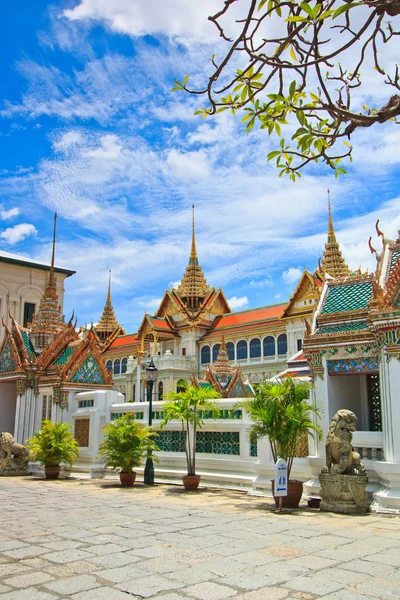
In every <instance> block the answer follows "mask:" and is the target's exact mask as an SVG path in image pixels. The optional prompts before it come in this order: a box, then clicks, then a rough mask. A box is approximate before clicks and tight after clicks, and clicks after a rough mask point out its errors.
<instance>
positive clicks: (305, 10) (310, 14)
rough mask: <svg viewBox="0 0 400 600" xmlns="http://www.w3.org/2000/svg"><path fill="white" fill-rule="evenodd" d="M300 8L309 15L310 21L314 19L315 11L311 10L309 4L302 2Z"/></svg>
mask: <svg viewBox="0 0 400 600" xmlns="http://www.w3.org/2000/svg"><path fill="white" fill-rule="evenodd" d="M300 6H301V8H302V9H303V10H304V12H306V13H307V14H308V16H309V17H310V19H312V18H313V9H312V8H311V6H310V5H309V4H308V3H307V2H302V3H301V4H300Z"/></svg>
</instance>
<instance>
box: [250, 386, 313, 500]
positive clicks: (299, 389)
mask: <svg viewBox="0 0 400 600" xmlns="http://www.w3.org/2000/svg"><path fill="white" fill-rule="evenodd" d="M310 387H311V386H310V385H309V384H308V383H305V382H297V383H296V382H295V381H294V380H293V379H291V378H290V377H288V378H287V379H285V380H284V381H282V382H280V383H272V382H268V381H266V382H264V383H262V384H260V385H259V386H258V387H257V390H256V396H255V397H254V398H251V399H249V400H245V401H243V402H241V403H240V405H241V406H242V407H244V408H245V409H246V411H247V413H248V414H249V416H250V419H251V421H252V425H251V427H250V431H249V435H250V437H251V439H254V440H260V439H263V438H265V437H267V438H268V440H269V443H270V446H271V452H272V456H273V459H274V462H275V463H276V461H277V460H278V458H284V459H285V460H286V462H287V468H288V480H289V481H288V484H289V485H288V496H287V497H284V498H283V506H286V507H288V508H297V506H298V505H299V502H300V500H301V496H302V493H303V484H302V483H301V482H298V481H293V480H290V473H291V470H292V466H293V460H294V457H295V454H296V446H297V443H298V441H299V438H301V436H304V435H310V436H312V437H317V438H318V439H319V440H321V439H322V436H323V432H322V429H321V427H320V426H319V425H318V423H316V422H315V421H314V420H313V416H315V417H318V418H319V411H318V408H317V407H316V406H315V405H313V404H311V403H310V402H309V401H308V397H309V393H310ZM273 485H274V482H273ZM272 489H273V490H274V487H273V488H272Z"/></svg>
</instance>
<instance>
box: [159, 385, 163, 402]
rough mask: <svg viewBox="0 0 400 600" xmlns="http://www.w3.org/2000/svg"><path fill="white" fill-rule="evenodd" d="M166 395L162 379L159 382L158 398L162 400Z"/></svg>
mask: <svg viewBox="0 0 400 600" xmlns="http://www.w3.org/2000/svg"><path fill="white" fill-rule="evenodd" d="M163 396H164V384H163V382H162V381H160V383H159V384H158V399H159V400H160V401H161V400H162V399H163Z"/></svg>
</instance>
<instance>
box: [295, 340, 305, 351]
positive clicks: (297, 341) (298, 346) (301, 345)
mask: <svg viewBox="0 0 400 600" xmlns="http://www.w3.org/2000/svg"><path fill="white" fill-rule="evenodd" d="M296 347H297V351H300V350H301V349H302V348H303V340H302V338H297V340H296Z"/></svg>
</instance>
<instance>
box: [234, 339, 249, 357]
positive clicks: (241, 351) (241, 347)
mask: <svg viewBox="0 0 400 600" xmlns="http://www.w3.org/2000/svg"><path fill="white" fill-rule="evenodd" d="M236 355H237V359H238V360H244V359H246V358H247V342H246V340H240V342H238V343H237V346H236Z"/></svg>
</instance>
